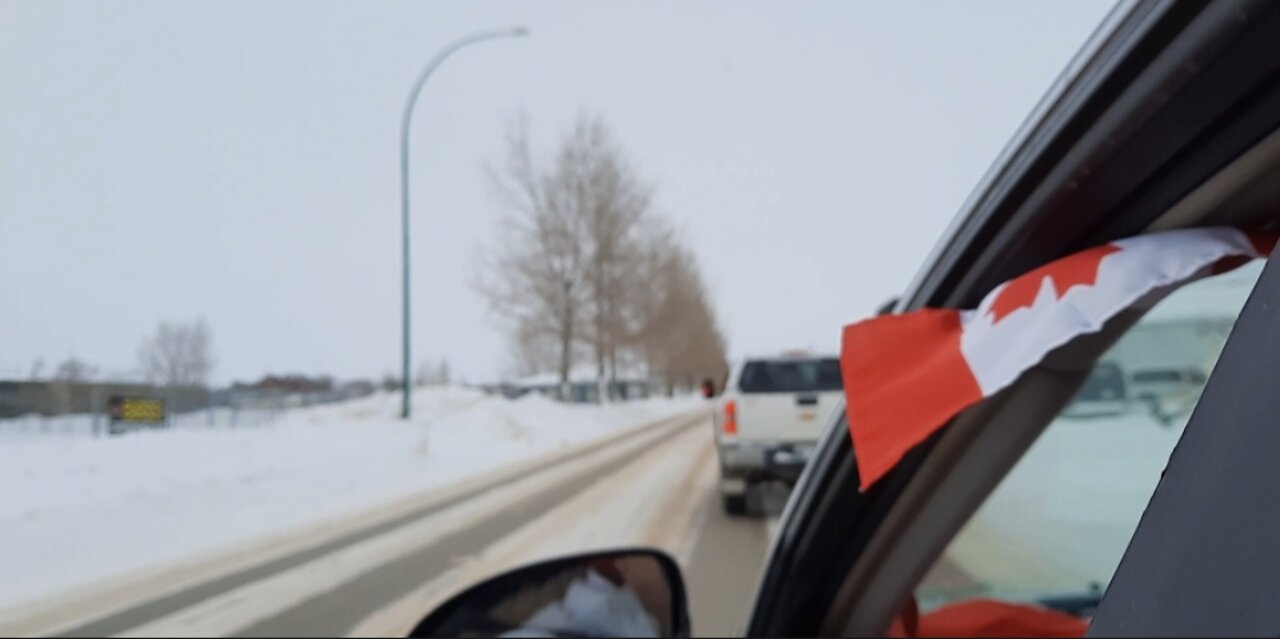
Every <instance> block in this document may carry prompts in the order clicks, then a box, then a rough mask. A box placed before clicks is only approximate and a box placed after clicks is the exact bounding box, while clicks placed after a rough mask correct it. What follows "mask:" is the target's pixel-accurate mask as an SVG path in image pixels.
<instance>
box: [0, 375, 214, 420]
mask: <svg viewBox="0 0 1280 639" xmlns="http://www.w3.org/2000/svg"><path fill="white" fill-rule="evenodd" d="M113 395H125V396H133V397H158V398H162V399H164V400H165V401H166V403H167V405H168V410H169V411H171V412H174V413H180V412H188V411H192V410H196V409H200V408H204V407H205V406H208V405H209V401H210V394H209V391H208V390H207V389H204V388H201V387H198V386H180V387H162V386H152V385H149V384H129V383H113V382H64V381H57V380H36V381H19V380H0V418H5V417H18V416H21V415H31V414H35V415H62V414H67V413H98V412H102V411H103V410H105V407H106V403H107V400H108V399H109V398H110V397H111V396H113Z"/></svg>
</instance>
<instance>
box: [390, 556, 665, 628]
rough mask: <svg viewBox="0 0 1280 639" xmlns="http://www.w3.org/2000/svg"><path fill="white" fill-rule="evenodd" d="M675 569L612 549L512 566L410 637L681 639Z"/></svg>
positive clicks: (432, 616)
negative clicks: (663, 638)
mask: <svg viewBox="0 0 1280 639" xmlns="http://www.w3.org/2000/svg"><path fill="white" fill-rule="evenodd" d="M689 632H690V628H689V610H688V603H687V601H686V598H685V590H684V580H683V579H682V578H681V576H680V568H679V567H678V566H677V565H676V562H675V561H674V560H673V559H671V557H670V556H668V555H667V554H665V553H663V552H661V551H657V550H647V549H628V550H613V551H605V552H598V553H589V554H585V555H576V556H573V557H565V558H561V559H553V560H551V561H546V562H542V563H539V564H534V565H532V566H526V567H524V568H517V569H515V570H512V571H509V572H506V573H503V574H501V575H498V576H496V577H493V578H491V579H489V580H487V581H484V582H481V583H480V584H479V585H477V586H474V587H472V588H470V589H468V590H466V591H464V592H463V593H462V594H460V595H457V596H455V597H454V598H452V599H450V600H449V601H448V602H446V603H445V604H444V605H442V606H440V607H439V608H437V609H436V610H435V612H432V613H431V614H429V615H427V617H426V619H423V620H422V622H421V623H419V624H418V626H417V627H416V628H414V629H413V632H411V633H410V634H409V636H411V637H495V636H497V637H503V636H505V637H687V636H689Z"/></svg>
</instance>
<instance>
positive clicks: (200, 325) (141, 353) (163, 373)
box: [138, 318, 214, 386]
mask: <svg viewBox="0 0 1280 639" xmlns="http://www.w3.org/2000/svg"><path fill="white" fill-rule="evenodd" d="M138 365H139V368H140V369H141V370H142V374H143V376H144V377H145V378H146V379H147V381H149V382H151V383H153V384H163V385H165V386H204V385H206V384H207V383H208V381H209V375H210V374H211V373H212V372H213V366H214V357H213V336H212V333H211V332H210V330H209V325H208V324H207V323H206V322H205V321H204V319H203V318H201V319H197V320H195V321H193V322H190V323H182V322H160V324H159V325H158V326H157V327H156V332H155V333H154V334H153V335H152V336H151V337H148V338H146V339H144V340H143V341H142V344H140V345H139V347H138Z"/></svg>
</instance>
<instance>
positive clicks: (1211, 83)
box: [746, 0, 1280, 636]
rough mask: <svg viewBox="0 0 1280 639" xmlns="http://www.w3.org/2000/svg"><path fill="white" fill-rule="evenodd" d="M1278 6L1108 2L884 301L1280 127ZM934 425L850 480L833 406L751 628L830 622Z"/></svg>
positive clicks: (938, 290)
mask: <svg viewBox="0 0 1280 639" xmlns="http://www.w3.org/2000/svg"><path fill="white" fill-rule="evenodd" d="M1277 7H1280V4H1267V3H1265V2H1259V1H1255V0H1228V1H1227V2H1220V3H1217V4H1214V5H1210V6H1204V5H1203V4H1202V3H1196V2H1187V1H1183V0H1146V1H1138V2H1131V3H1127V4H1125V5H1123V6H1121V7H1119V8H1117V10H1116V11H1115V12H1113V13H1112V14H1111V15H1110V16H1109V17H1108V18H1107V20H1106V21H1105V22H1104V24H1103V26H1102V27H1100V28H1099V30H1098V32H1097V33H1095V35H1094V36H1093V37H1092V38H1091V40H1090V42H1089V43H1088V44H1087V45H1086V47H1085V48H1084V49H1083V50H1082V52H1081V53H1080V54H1079V55H1078V56H1077V58H1076V59H1075V60H1074V61H1073V62H1072V63H1071V65H1069V67H1068V70H1067V72H1065V73H1064V75H1063V77H1062V78H1061V79H1060V80H1059V81H1058V82H1057V83H1056V84H1055V85H1054V88H1053V89H1052V90H1051V91H1050V93H1049V95H1047V96H1046V98H1045V99H1044V100H1043V101H1042V102H1041V105H1040V106H1038V107H1037V109H1036V110H1035V111H1034V112H1033V114H1032V116H1031V117H1030V118H1029V119H1028V123H1027V124H1025V125H1024V126H1023V127H1022V129H1020V131H1019V133H1018V134H1017V135H1016V136H1015V138H1014V140H1013V141H1012V142H1011V143H1010V144H1009V146H1008V147H1007V148H1006V151H1005V152H1004V153H1003V154H1002V155H1001V157H1000V158H999V159H998V160H997V162H996V164H995V165H994V166H993V168H992V169H991V170H990V171H988V174H987V176H986V177H985V178H984V180H983V182H982V183H980V185H979V188H978V189H977V190H976V191H975V195H974V196H972V197H971V198H970V201H969V202H967V203H966V205H965V208H964V209H962V212H961V214H960V215H959V216H958V217H957V221H956V223H955V224H953V226H952V228H951V229H949V230H948V232H947V234H946V235H945V236H944V238H943V240H942V241H941V242H940V243H939V245H938V247H937V248H936V249H935V251H934V253H933V255H932V256H931V257H930V259H929V261H928V262H927V263H926V266H925V268H923V269H922V270H921V272H920V275H919V276H917V278H916V279H915V281H913V282H912V284H911V286H910V287H909V288H908V290H907V292H906V293H905V294H904V295H903V296H902V299H901V301H900V302H899V303H898V305H897V307H896V309H895V310H897V311H907V310H913V309H917V308H921V307H924V306H933V307H951V308H963V307H971V306H973V305H974V304H976V302H977V301H978V300H979V299H980V298H981V296H982V295H983V294H985V293H986V292H987V291H989V290H990V289H991V288H993V287H994V286H995V285H997V284H998V283H999V282H1001V281H1004V280H1007V279H1009V278H1011V277H1014V276H1016V275H1018V274H1020V273H1022V272H1025V271H1027V270H1029V269H1030V268H1033V267H1035V266H1038V265H1040V264H1043V263H1045V262H1047V261H1050V260H1052V259H1056V258H1057V257H1061V256H1063V255H1066V254H1069V253H1071V252H1074V251H1077V250H1081V249H1083V248H1087V247H1089V246H1094V245H1097V244H1100V243H1103V242H1106V241H1110V240H1113V239H1117V238H1121V237H1127V236H1130V235H1134V234H1137V233H1139V232H1141V231H1143V230H1144V229H1147V228H1150V227H1151V226H1152V225H1153V224H1155V223H1157V222H1158V220H1159V219H1160V217H1161V216H1162V215H1163V214H1165V213H1166V212H1168V211H1170V210H1171V209H1173V208H1174V207H1175V206H1176V205H1177V204H1178V203H1179V202H1180V201H1182V200H1183V199H1184V198H1186V197H1187V196H1188V195H1189V194H1191V193H1192V192H1193V191H1194V190H1195V189H1196V188H1197V187H1199V186H1200V185H1202V184H1204V183H1205V182H1206V181H1208V180H1209V179H1210V178H1211V177H1212V176H1214V175H1215V174H1217V173H1219V172H1220V171H1222V170H1223V169H1224V168H1225V167H1227V166H1228V165H1230V164H1231V163H1232V162H1233V161H1235V160H1236V159H1237V158H1239V157H1240V156H1241V155H1243V154H1244V153H1245V152H1246V151H1247V150H1248V149H1250V148H1252V147H1254V146H1255V145H1257V144H1258V143H1259V142H1260V141H1261V140H1263V139H1264V138H1265V137H1266V136H1267V135H1269V134H1270V133H1272V132H1274V131H1276V130H1277V128H1280V108H1276V107H1277V105H1280V85H1277V84H1276V83H1275V82H1274V81H1272V76H1273V72H1274V71H1275V67H1277V66H1280V56H1275V57H1274V58H1270V59H1266V60H1257V59H1255V60H1252V61H1251V60H1249V54H1250V52H1253V53H1256V52H1257V51H1259V50H1265V51H1272V49H1270V48H1268V47H1269V46H1274V45H1273V44H1268V43H1267V42H1265V41H1261V40H1265V37H1264V36H1265V35H1266V34H1267V33H1269V31H1266V29H1271V28H1272V27H1273V25H1274V23H1275V22H1276V21H1277V20H1280V11H1278V10H1277ZM1242 16H1245V17H1250V18H1252V19H1244V20H1242V19H1241V17H1242ZM1260 25H1261V26H1260ZM1260 34H1261V35H1260ZM1272 60H1275V61H1276V62H1275V63H1273V62H1272ZM1175 125H1176V126H1175ZM1262 214H1263V212H1259V216H1261V215H1262ZM1081 381H1082V380H1081ZM988 403H989V402H984V404H988ZM986 408H990V407H989V406H988V407H986ZM972 410H973V411H981V410H984V407H983V405H979V406H978V407H975V408H974V409H972ZM1046 423H1047V422H1046ZM954 426H955V424H954V423H953V424H952V426H951V427H954ZM951 427H948V428H951ZM946 430H948V429H944V431H943V433H939V434H938V435H935V436H934V437H932V438H930V439H929V440H928V441H926V442H925V443H924V444H922V445H921V446H919V447H917V448H916V449H914V450H913V451H912V452H911V453H909V454H908V455H907V457H906V458H905V459H904V460H903V462H902V463H901V464H899V466H898V467H897V468H896V469H895V470H894V471H893V472H891V473H890V474H889V475H888V476H886V477H885V478H884V479H882V480H881V481H880V482H879V483H877V484H876V485H875V486H874V487H872V488H871V489H870V490H868V491H867V492H865V493H863V492H859V491H858V490H857V484H858V481H857V470H856V468H855V467H854V463H853V460H852V454H851V447H850V443H849V438H848V436H847V431H846V430H845V425H844V415H843V411H840V414H839V415H838V416H837V418H836V419H834V420H833V421H832V422H831V423H830V424H828V426H827V429H826V431H825V432H824V435H823V437H822V439H821V442H820V446H819V449H818V451H817V452H816V454H815V456H814V458H813V459H812V460H811V462H810V465H809V467H808V468H807V469H806V470H805V473H804V474H803V475H802V477H801V479H800V481H799V482H798V484H797V487H796V490H795V493H794V494H793V496H792V499H791V501H790V502H789V503H788V505H787V508H786V510H785V511H784V513H783V519H782V523H781V524H780V526H779V529H778V531H777V535H776V537H775V539H774V542H773V545H772V547H771V549H770V552H769V555H768V557H767V562H766V566H765V571H764V575H763V578H762V580H761V583H760V587H759V590H758V592H757V596H756V601H755V605H754V607H753V610H752V614H751V617H750V620H749V622H748V624H747V627H746V632H747V634H748V635H750V636H776V635H797V634H799V635H816V634H819V633H820V632H822V633H825V634H835V632H834V629H835V628H836V627H838V626H839V624H836V625H832V624H833V623H835V622H833V621H832V620H831V619H830V617H831V616H832V611H833V608H834V607H835V605H836V603H837V601H836V600H837V597H838V595H839V591H840V590H841V588H842V587H844V585H845V582H846V580H847V578H848V577H849V576H850V575H851V574H852V573H853V570H854V568H855V565H856V564H857V563H858V562H859V561H860V560H861V559H863V558H864V553H865V551H866V550H867V548H868V546H869V544H870V542H871V540H872V538H873V537H874V536H875V534H876V533H877V531H878V530H879V529H880V528H881V526H882V525H883V524H884V523H885V521H886V518H887V516H888V514H889V513H890V512H891V511H892V510H893V508H894V507H895V505H896V504H897V503H898V502H899V500H900V499H901V497H902V496H903V494H904V492H905V490H906V489H907V487H908V486H909V484H910V483H911V482H912V480H913V479H914V478H915V477H916V475H917V474H918V473H919V472H920V470H921V468H922V467H923V466H924V463H925V461H926V460H927V459H928V458H929V456H930V454H931V452H932V451H933V450H934V448H935V447H936V446H937V443H938V439H939V438H940V437H941V436H942V435H943V434H944V433H945V432H946Z"/></svg>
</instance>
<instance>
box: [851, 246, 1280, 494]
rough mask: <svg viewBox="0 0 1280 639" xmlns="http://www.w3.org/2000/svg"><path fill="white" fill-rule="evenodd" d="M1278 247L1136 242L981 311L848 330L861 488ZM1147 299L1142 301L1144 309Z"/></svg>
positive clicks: (992, 297)
mask: <svg viewBox="0 0 1280 639" xmlns="http://www.w3.org/2000/svg"><path fill="white" fill-rule="evenodd" d="M1274 246H1275V236H1273V235H1267V236H1263V235H1254V234H1246V233H1243V232H1241V231H1238V230H1236V229H1231V228H1208V229H1185V230H1177V231H1166V232H1162V233H1152V234H1150V235H1141V236H1138V237H1133V238H1129V239H1125V240H1119V241H1116V242H1112V243H1110V244H1105V245H1102V246H1098V247H1094V248H1091V249H1088V250H1085V251H1081V252H1079V253H1075V254H1073V255H1069V256H1067V257H1064V258H1062V259H1059V260H1056V261H1054V262H1050V263H1049V264H1046V265H1044V266H1042V267H1040V268H1037V269H1035V270H1033V271H1031V272H1029V273H1026V274H1024V275H1022V276H1019V277H1017V278H1014V279H1012V280H1010V281H1008V282H1005V283H1004V284H1001V285H1000V286H998V287H996V288H995V290H993V291H991V292H990V293H988V294H987V296H986V297H984V298H983V299H982V302H981V303H980V304H978V307H977V308H976V309H972V310H955V309H922V310H919V311H914V312H911V313H905V314H901V315H885V316H880V317H875V318H872V319H868V320H865V321H862V322H858V323H856V324H851V325H849V326H846V327H845V328H844V336H843V340H842V348H841V357H840V366H841V370H842V372H843V375H844V388H845V400H846V408H847V416H848V420H849V432H850V434H851V435H852V437H853V451H854V455H855V457H856V458H857V461H858V473H859V476H860V478H861V482H862V488H863V489H864V490H865V489H866V488H867V487H869V486H871V485H872V484H874V483H875V482H876V481H877V480H878V479H880V478H881V477H883V476H884V474H885V473H887V472H889V470H890V469H892V468H893V466H894V465H895V464H897V463H898V461H899V460H900V459H901V458H902V456H903V455H905V454H906V453H907V451H909V450H910V449H911V448H913V447H915V446H916V445H918V444H919V443H920V442H922V441H924V440H925V439H926V438H928V437H929V436H930V435H932V434H933V433H934V432H936V431H937V430H938V429H939V428H941V427H942V426H943V425H945V424H946V423H947V422H948V421H950V419H951V418H952V417H954V416H955V415H956V414H957V413H959V412H960V411H962V410H964V409H965V408H967V407H969V406H971V405H973V404H975V403H977V402H978V401H980V400H982V399H983V398H986V397H990V396H991V395H993V394H995V393H996V392H998V391H1000V390H1001V389H1003V388H1005V387H1007V386H1009V385H1010V384H1012V383H1013V382H1014V381H1015V380H1017V379H1018V377H1019V376H1020V375H1022V373H1023V372H1025V371H1026V370H1028V369H1030V368H1031V367H1033V366H1035V365H1036V364H1038V363H1039V362H1040V360H1041V359H1043V358H1044V356H1045V355H1047V354H1048V353H1049V352H1050V351H1052V350H1053V349H1055V348H1057V347H1059V346H1061V345H1063V344H1065V343H1067V342H1069V341H1070V340H1072V339H1073V338H1075V337H1077V336H1080V335H1084V334H1087V333H1093V332H1096V331H1098V330H1100V329H1101V328H1102V327H1103V325H1104V324H1105V323H1106V322H1107V320H1109V319H1111V318H1112V317H1114V316H1115V315H1116V314H1117V313H1119V312H1120V311H1123V310H1125V309H1126V308H1129V307H1130V306H1134V305H1135V304H1137V303H1138V302H1140V301H1141V302H1143V303H1146V304H1151V303H1154V302H1155V301H1156V300H1155V298H1158V297H1160V296H1163V295H1166V294H1168V293H1169V292H1171V291H1172V290H1174V289H1175V288H1176V287H1178V286H1181V285H1182V284H1185V283H1187V282H1190V281H1193V280H1195V279H1198V278H1201V277H1205V276H1208V275H1212V274H1215V273H1220V272H1224V271H1226V270H1230V269H1232V268H1235V267H1237V266H1239V265H1240V264H1243V263H1244V262H1246V261H1248V260H1251V259H1254V258H1258V257H1266V256H1267V255H1269V254H1270V252H1271V249H1272V248H1273V247H1274ZM1144 298H1146V299H1144Z"/></svg>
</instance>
